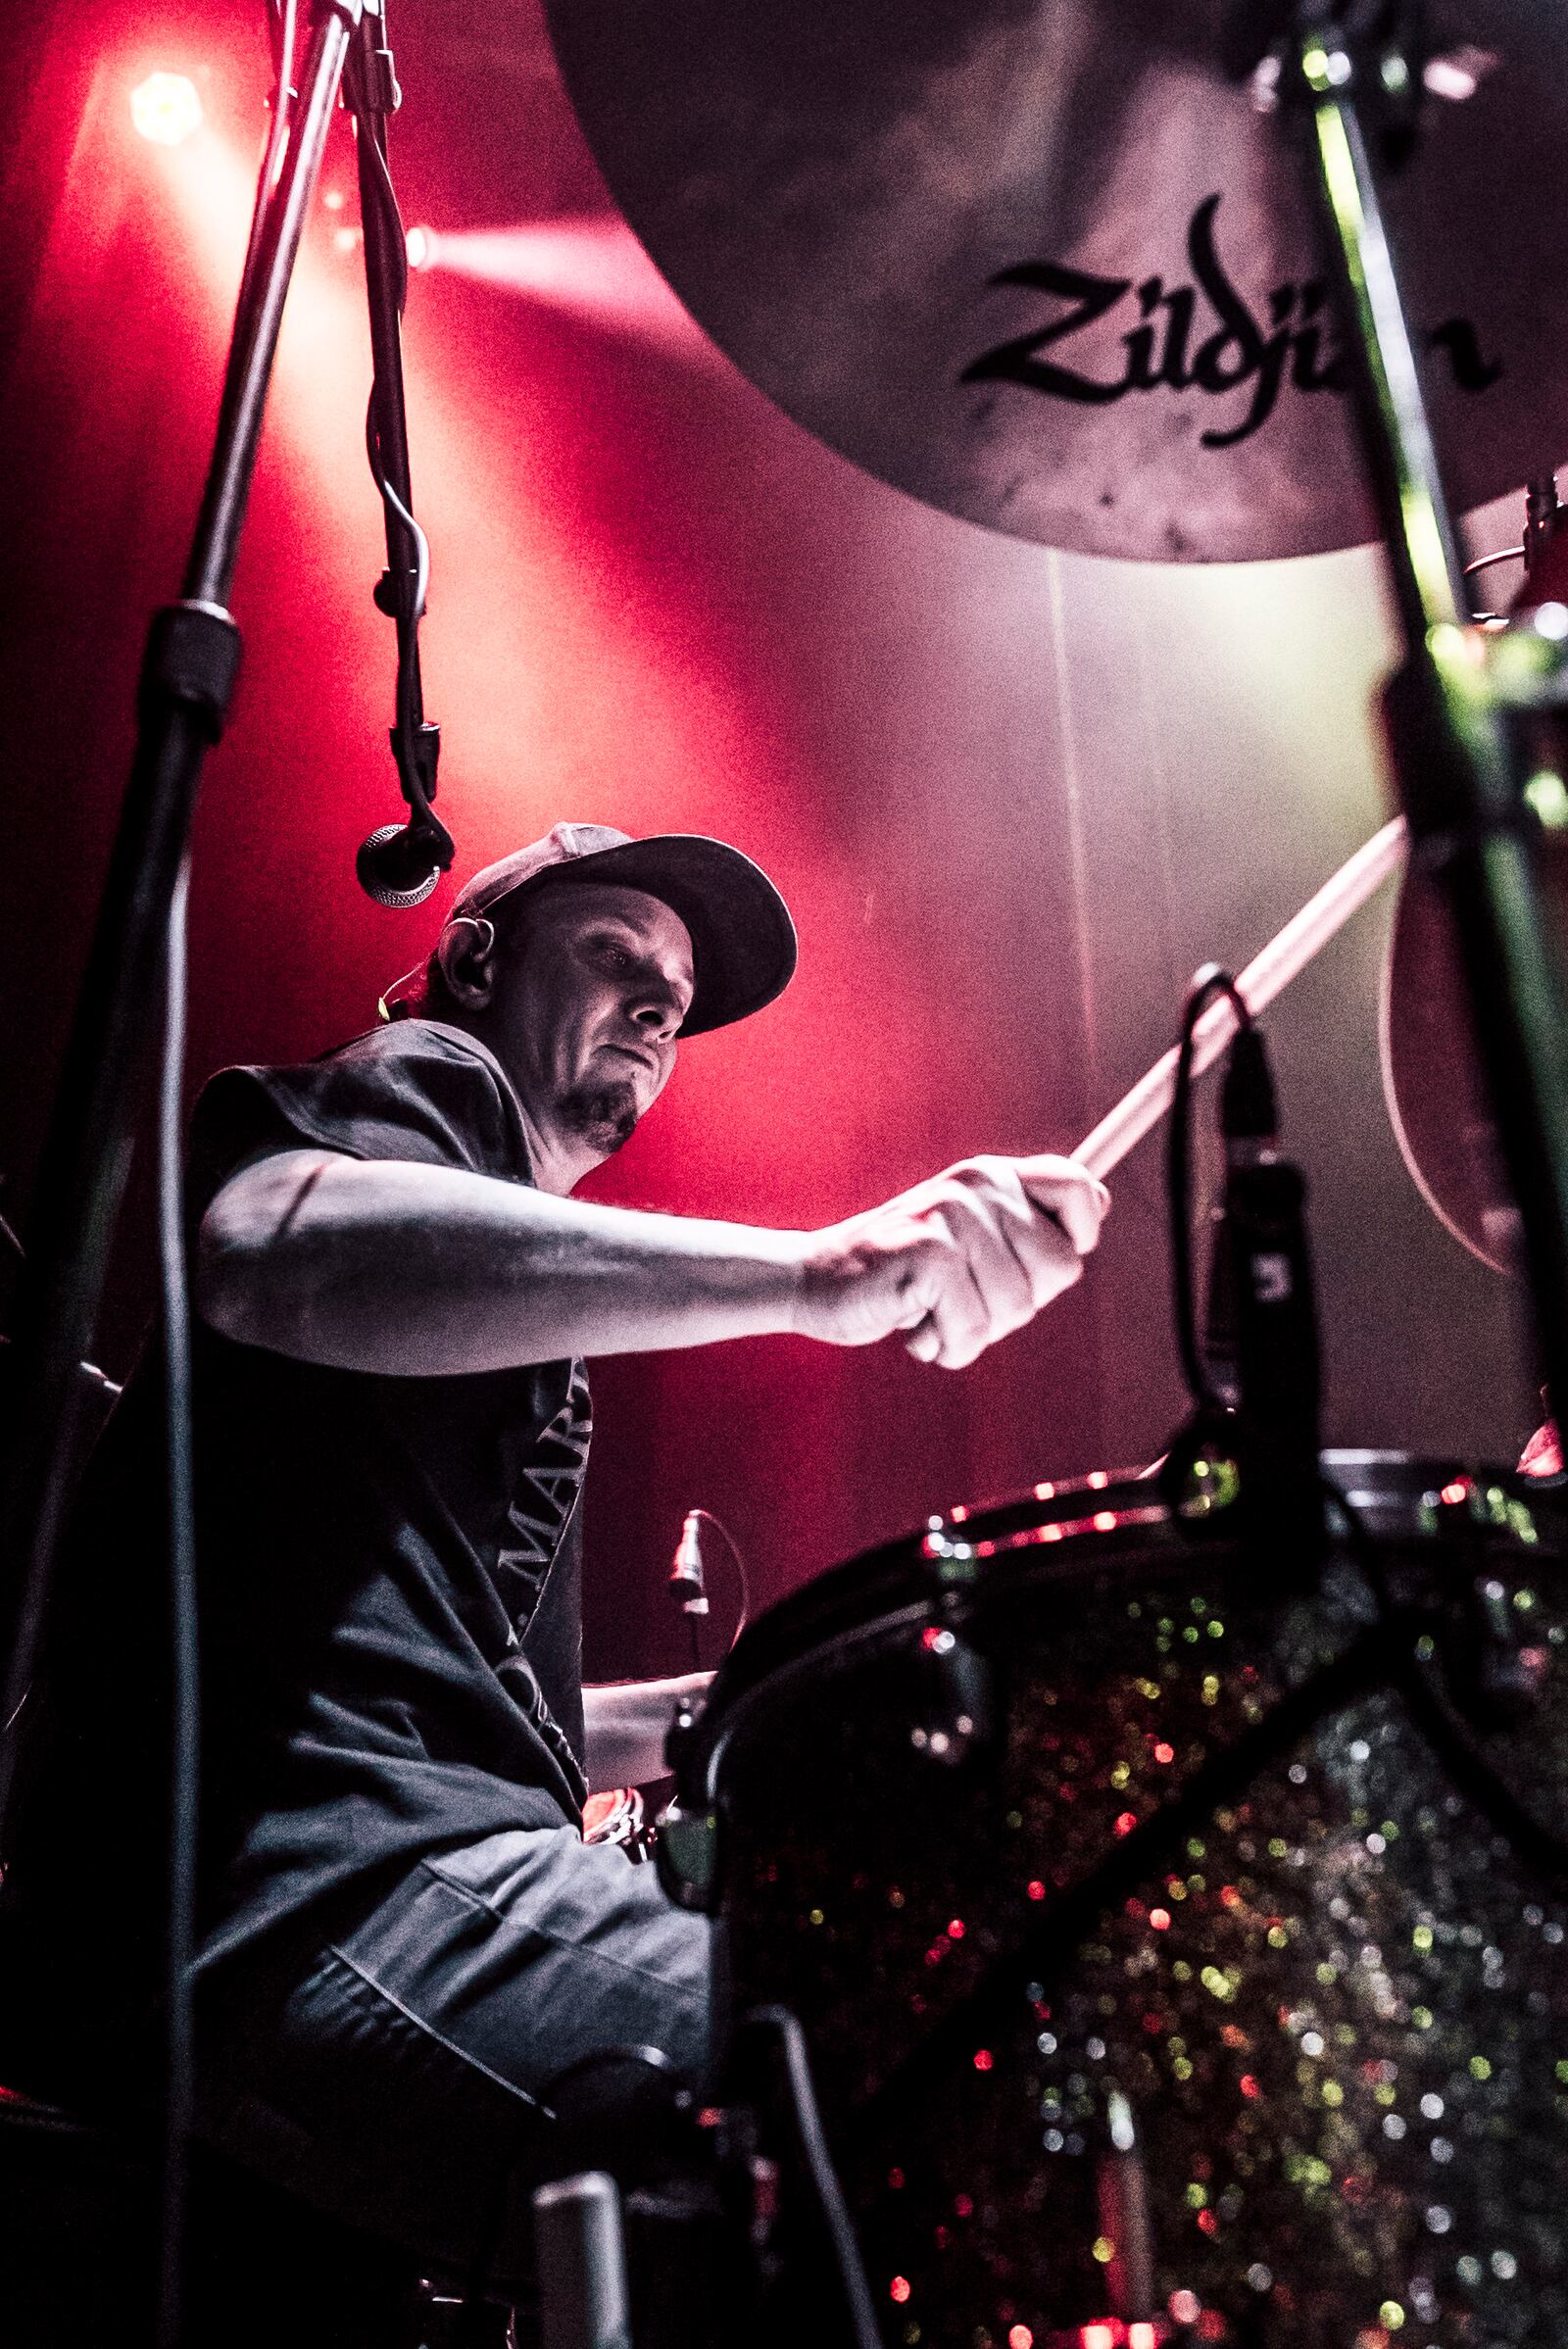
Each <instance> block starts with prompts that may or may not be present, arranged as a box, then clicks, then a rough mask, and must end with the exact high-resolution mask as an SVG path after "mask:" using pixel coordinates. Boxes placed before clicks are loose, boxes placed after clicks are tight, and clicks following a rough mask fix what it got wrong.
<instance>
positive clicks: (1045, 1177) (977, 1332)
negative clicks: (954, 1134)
mask: <svg viewBox="0 0 1568 2349" xmlns="http://www.w3.org/2000/svg"><path fill="white" fill-rule="evenodd" d="M1109 1205H1110V1194H1109V1192H1108V1191H1107V1190H1106V1189H1105V1186H1104V1184H1103V1183H1102V1182H1100V1181H1099V1180H1098V1179H1097V1178H1096V1177H1095V1176H1094V1175H1092V1174H1091V1173H1090V1172H1089V1169H1088V1168H1087V1167H1086V1166H1080V1165H1078V1164H1077V1163H1076V1161H1075V1160H1073V1159H1071V1158H1055V1157H1050V1156H1041V1157H1037V1158H964V1159H962V1160H960V1161H959V1163H958V1164H957V1165H956V1166H950V1167H949V1168H948V1170H947V1172H946V1174H939V1175H933V1176H932V1177H931V1179H930V1181H929V1182H925V1183H917V1184H916V1185H915V1187H914V1189H913V1190H912V1191H906V1192H903V1193H901V1195H900V1196H899V1198H897V1199H889V1201H888V1203H887V1205H886V1206H883V1207H872V1208H871V1209H870V1210H869V1211H868V1212H867V1213H866V1214H864V1215H852V1216H850V1217H849V1218H848V1219H847V1220H846V1221H845V1222H843V1223H836V1224H832V1225H830V1226H829V1227H828V1229H827V1230H826V1231H824V1232H815V1233H812V1234H811V1235H810V1236H809V1239H808V1241H807V1244H806V1256H805V1261H804V1266H803V1277H802V1281H801V1288H800V1295H799V1302H798V1304H797V1307H796V1322H795V1326H796V1328H797V1329H798V1330H800V1331H801V1332H802V1334H803V1335H804V1336H806V1337H809V1338H820V1339H823V1340H825V1341H826V1343H827V1344H828V1345H830V1346H870V1345H871V1344H873V1343H874V1341H875V1340H876V1339H878V1338H885V1337H886V1336H887V1335H888V1334H889V1332H890V1331H892V1330H903V1331H904V1332H905V1333H906V1336H905V1341H904V1342H905V1345H906V1346H907V1347H908V1349H909V1351H910V1353H911V1354H913V1355H914V1356H915V1358H916V1360H917V1361H921V1362H939V1363H940V1364H941V1365H942V1367H943V1368H944V1369H945V1370H961V1369H962V1368H963V1367H964V1365H965V1364H966V1363H968V1362H972V1361H973V1360H974V1359H975V1356H976V1355H977V1354H982V1353H984V1351H985V1349H986V1347H987V1346H994V1345H995V1344H996V1341H997V1340H998V1339H999V1338H1005V1336H1006V1335H1007V1333H1008V1331H1009V1330H1016V1329H1021V1328H1022V1327H1023V1325H1024V1323H1025V1322H1026V1321H1032V1320H1033V1318H1034V1316H1035V1315H1036V1314H1037V1313H1038V1312H1039V1310H1040V1308H1041V1306H1042V1305H1048V1304H1050V1302H1051V1300H1052V1298H1053V1297H1059V1296H1060V1295H1061V1292H1062V1291H1063V1290H1064V1289H1070V1288H1071V1287H1072V1284H1073V1283H1074V1281H1076V1280H1077V1279H1078V1278H1079V1275H1080V1274H1081V1273H1082V1271H1083V1259H1084V1257H1085V1256H1087V1255H1088V1253H1089V1251H1090V1249H1091V1248H1093V1247H1094V1246H1095V1244H1096V1242H1097V1241H1098V1240H1099V1238H1100V1226H1101V1223H1102V1222H1103V1218H1104V1214H1105V1210H1106V1209H1107V1207H1108V1206H1109Z"/></svg>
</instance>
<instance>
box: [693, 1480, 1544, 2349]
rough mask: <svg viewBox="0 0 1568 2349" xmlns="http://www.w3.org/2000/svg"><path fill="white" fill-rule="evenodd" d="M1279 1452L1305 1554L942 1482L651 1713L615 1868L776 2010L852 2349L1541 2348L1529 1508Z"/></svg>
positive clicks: (1539, 1924)
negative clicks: (1318, 1475) (856, 2301)
mask: <svg viewBox="0 0 1568 2349" xmlns="http://www.w3.org/2000/svg"><path fill="white" fill-rule="evenodd" d="M1324 1470H1325V1475H1326V1477H1327V1479H1328V1480H1329V1482H1330V1484H1331V1485H1332V1486H1333V1487H1334V1488H1335V1489H1336V1491H1337V1493H1338V1494H1339V1495H1341V1496H1342V1497H1341V1498H1340V1499H1339V1500H1336V1501H1335V1502H1333V1503H1332V1504H1331V1506H1330V1511H1329V1515H1330V1534H1329V1540H1328V1543H1327V1548H1326V1553H1325V1554H1324V1556H1323V1558H1322V1560H1321V1562H1320V1563H1319V1564H1318V1565H1316V1566H1312V1567H1309V1568H1308V1569H1306V1570H1304V1571H1303V1569H1302V1568H1301V1566H1300V1564H1299V1553H1298V1557H1297V1562H1296V1563H1294V1564H1290V1563H1287V1562H1285V1559H1288V1558H1289V1557H1290V1555H1291V1553H1290V1552H1289V1551H1288V1550H1287V1551H1286V1553H1285V1559H1282V1558H1281V1557H1277V1556H1274V1555H1272V1554H1271V1551H1270V1547H1269V1545H1268V1543H1267V1542H1265V1541H1263V1540H1261V1539H1250V1540H1249V1539H1244V1538H1242V1537H1241V1536H1239V1535H1237V1534H1235V1533H1233V1532H1228V1531H1227V1530H1226V1526H1227V1520H1228V1518H1229V1517H1231V1516H1233V1515H1234V1511H1229V1512H1228V1511H1226V1510H1225V1509H1224V1508H1217V1509H1216V1508H1212V1507H1211V1508H1210V1509H1209V1511H1208V1512H1207V1514H1204V1513H1203V1511H1202V1506H1201V1499H1200V1500H1195V1501H1194V1502H1193V1504H1192V1507H1191V1513H1188V1512H1187V1511H1186V1510H1184V1511H1183V1512H1182V1513H1175V1512H1173V1511H1172V1509H1171V1508H1170V1507H1169V1506H1168V1505H1167V1503H1166V1502H1165V1500H1164V1499H1162V1498H1161V1496H1160V1494H1159V1493H1158V1491H1157V1490H1156V1488H1155V1487H1154V1486H1152V1485H1151V1484H1149V1483H1147V1482H1142V1481H1136V1480H1127V1481H1124V1482H1113V1481H1112V1480H1110V1479H1109V1478H1106V1477H1092V1478H1090V1479H1089V1480H1088V1481H1087V1483H1085V1484H1081V1485H1077V1484H1075V1485H1070V1486H1069V1485H1063V1486H1060V1487H1053V1486H1050V1485H1042V1486H1040V1487H1039V1488H1038V1490H1037V1492H1036V1493H1034V1494H1032V1495H1030V1496H1029V1497H1027V1498H1025V1499H1023V1500H1020V1501H1015V1502H1012V1503H1008V1504H1005V1505H1003V1506H999V1507H994V1508H987V1509H981V1510H975V1511H973V1512H966V1511H964V1510H961V1509H956V1510H954V1511H953V1512H952V1514H951V1515H950V1516H948V1517H945V1518H942V1519H933V1520H932V1522H931V1524H930V1526H929V1527H928V1529H927V1530H926V1532H925V1533H924V1535H922V1536H917V1537H912V1538H911V1539H909V1540H908V1541H907V1542H898V1543H894V1544H891V1545H890V1546H888V1547H887V1548H884V1549H880V1550H877V1551H874V1552H872V1553H870V1554H869V1555H867V1556H865V1557H863V1558H860V1559H858V1560H856V1561H854V1562H853V1563H851V1564H849V1565H847V1566H842V1567H839V1568H836V1569H834V1570H833V1571H832V1572H831V1573H829V1574H827V1575H825V1576H823V1577H822V1578H821V1579H820V1580H819V1581H817V1582H815V1583H813V1584H812V1585H810V1586H809V1587H808V1588H806V1589H804V1590H800V1591H798V1592H796V1593H795V1594H794V1595H793V1596H792V1597H790V1598H789V1599H787V1600H785V1601H784V1602H783V1603H782V1604H781V1605H779V1606H777V1607H775V1608H773V1609H772V1610H771V1611H770V1612H769V1613H768V1614H766V1615H764V1616H762V1617H761V1618H760V1620H759V1621H758V1622H757V1623H756V1624H755V1625H754V1626H753V1627H752V1628H751V1629H750V1630H749V1631H748V1632H747V1633H746V1634H745V1636H744V1638H743V1639H741V1641H740V1643H739V1645H738V1646H737V1647H736V1649H735V1651H734V1652H733V1654H732V1655H731V1657H730V1658H729V1659H728V1660H727V1661H726V1663H725V1664H724V1666H723V1668H722V1670H721V1671H720V1673H719V1675H718V1678H717V1681H716V1683H715V1685H714V1688H713V1690H712V1694H711V1701H710V1703H709V1705H708V1707H707V1710H706V1712H705V1713H704V1715H703V1716H702V1718H701V1720H700V1721H699V1722H697V1723H696V1725H695V1726H694V1727H692V1728H691V1729H690V1730H688V1731H687V1733H686V1734H685V1737H684V1741H683V1744H682V1745H681V1749H680V1751H679V1755H678V1763H679V1767H678V1777H677V1784H678V1788H679V1792H678V1796H677V1805H676V1811H677V1814H678V1817H677V1818H676V1819H675V1820H672V1822H671V1824H670V1827H669V1828H668V1829H667V1830H666V1835H665V1839H664V1843H663V1845H662V1853H661V1864H662V1868H663V1870H664V1872H665V1877H666V1882H669V1883H670V1884H671V1885H672V1888H673V1889H674V1890H675V1892H676V1896H677V1897H679V1898H682V1899H684V1900H685V1901H687V1902H688V1903H690V1904H691V1905H697V1906H704V1905H706V1906H708V1907H710V1908H711V1909H712V1910H713V1911H714V1913H715V1914H716V1915H717V1917H718V1918H719V1920H720V1925H721V1934H720V1945H721V1953H722V1960H723V1965H724V1968H725V1970H726V1979H727V1983H728V1998H729V2002H730V2011H731V2025H732V2027H733V2026H734V2025H735V2024H736V2023H737V2021H738V2019H739V2018H742V2017H744V2015H745V2014H746V2013H747V2011H748V2010H751V2009H754V2008H757V2007H759V2006H762V2005H774V2004H777V2005H783V2006H785V2007H787V2008H789V2009H791V2010H792V2011H793V2012H794V2013H795V2014H796V2015H797V2016H798V2017H799V2019H800V2021H801V2023H802V2024H803V2025H804V2027H805V2030H806V2032H807V2036H808V2040H809V2048H810V2052H811V2057H812V2064H813V2069H814V2075H815V2080H816V2083H817V2091H818V2095H819V2097H820V2100H821V2103H822V2107H823V2114H824V2119H825V2123H826V2129H827V2135H828V2140H829V2144H830V2147H831V2150H832V2153H833V2156H834V2160H835V2163H836V2165H837V2168H838V2170H839V2173H840V2176H841V2178H842V2181H843V2184H844V2188H845V2192H846V2195H847V2197H848V2200H849V2204H850V2208H851V2211H852V2214H853V2216H854V2219H855V2222H856V2227H857V2230H858V2237H859V2241H860V2245H861V2249H862V2252H863V2255H864V2260H865V2265H866V2270H867V2275H868V2279H869V2283H870V2288H871V2292H872V2297H873V2302H874V2305H875V2306H876V2308H877V2310H878V2312H879V2316H880V2323H881V2326H882V2332H883V2336H884V2339H885V2341H886V2342H887V2343H888V2344H889V2349H1004V2345H1005V2349H1048V2344H1056V2343H1061V2344H1066V2343H1072V2344H1074V2345H1075V2349H1117V2345H1118V2344H1122V2345H1125V2349H1156V2345H1157V2344H1159V2343H1163V2342H1167V2341H1174V2340H1179V2341H1183V2342H1186V2341H1193V2342H1198V2341H1201V2342H1208V2343H1225V2342H1229V2343H1234V2344H1238V2345H1239V2349H1263V2345H1264V2344H1267V2349H1390V2345H1391V2344H1396V2343H1397V2349H1404V2344H1405V2343H1413V2344H1421V2345H1423V2349H1427V2345H1436V2349H1461V2345H1462V2349H1483V2345H1485V2349H1501V2345H1502V2344H1508V2345H1509V2349H1514V2345H1523V2344H1530V2345H1532V2349H1535V2345H1537V2344H1539V2345H1540V2349H1547V2345H1548V2344H1550V2349H1561V2344H1562V2343H1563V2342H1564V2341H1565V2340H1568V1972H1565V1968H1564V1957H1565V1948H1564V1934H1565V1932H1568V1855H1565V1854H1564V1851H1563V1847H1562V1844H1561V1843H1560V1842H1559V1840H1558V1836H1559V1833H1560V1831H1561V1829H1562V1826H1563V1823H1564V1821H1565V1820H1568V1571H1565V1542H1564V1533H1565V1528H1564V1523H1563V1517H1562V1513H1561V1512H1562V1504H1561V1501H1560V1499H1559V1498H1558V1497H1557V1496H1556V1495H1554V1494H1552V1493H1543V1492H1542V1491H1540V1490H1539V1489H1536V1488H1532V1487H1531V1486H1529V1485H1528V1484H1524V1483H1521V1482H1520V1481H1518V1480H1516V1479H1514V1478H1512V1477H1510V1476H1507V1475H1504V1474H1501V1473H1499V1472H1496V1471H1492V1470H1481V1471H1476V1470H1473V1469H1468V1470H1467V1469H1465V1468H1463V1467H1460V1466H1457V1465H1455V1464H1453V1463H1436V1464H1434V1463H1430V1462H1418V1461H1411V1460H1406V1459H1404V1458H1401V1457H1399V1456H1397V1455H1393V1454H1384V1453H1365V1452H1339V1453H1331V1454H1328V1455H1326V1456H1325V1461H1324ZM743 2035H744V2034H743ZM740 2043H741V2042H740V2039H736V2040H733V2041H732V2044H733V2045H736V2046H738V2045H739V2044H740Z"/></svg>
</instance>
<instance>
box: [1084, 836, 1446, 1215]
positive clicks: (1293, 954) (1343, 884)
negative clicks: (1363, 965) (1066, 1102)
mask: <svg viewBox="0 0 1568 2349" xmlns="http://www.w3.org/2000/svg"><path fill="white" fill-rule="evenodd" d="M1403 855H1404V818H1403V816H1402V815H1397V816H1396V817H1395V818H1394V820H1393V822H1392V823H1387V824H1385V825H1384V827H1383V829H1382V831H1381V832H1374V834H1373V835H1372V838H1371V839H1370V840H1369V841H1367V842H1366V844H1365V846H1364V847H1362V848H1359V849H1357V850H1356V852H1355V855H1354V856H1351V857H1350V858H1349V859H1348V862H1347V863H1345V864H1342V865H1341V867H1340V869H1339V871H1338V872H1337V873H1336V874H1335V875H1334V877H1333V879H1332V880H1330V881H1325V882H1324V884H1323V886H1322V888H1321V889H1320V890H1319V891H1318V893H1317V895H1316V897H1314V898H1309V899H1308V900H1307V902H1306V904H1305V905H1303V906H1302V907H1301V910H1300V912H1299V913H1298V914H1294V915H1293V916H1292V918H1291V919H1290V920H1289V921H1288V922H1287V923H1286V925H1285V927H1284V929H1283V930H1282V931H1281V932H1280V934H1279V936H1278V937H1277V938H1271V939H1270V941H1269V943H1268V945H1267V946H1266V947H1264V949H1263V951H1262V953H1261V954H1254V955H1253V957H1252V959H1251V961H1250V963H1249V964H1248V965H1247V968H1246V969H1245V970H1244V971H1243V972H1242V974H1241V976H1240V978H1239V979H1238V980H1237V982H1236V985H1237V989H1238V991H1239V993H1240V995H1241V998H1242V1001H1243V1003H1245V1004H1246V1005H1247V1007H1248V1009H1249V1010H1250V1011H1261V1010H1262V1008H1263V1006H1264V1004H1265V1003H1272V1002H1273V1000H1274V998H1275V997H1276V996H1277V995H1278V994H1279V993H1280V990H1281V989H1282V988H1285V987H1288V986H1289V985H1290V983H1291V981H1292V980H1293V979H1294V978H1295V977H1296V976H1297V974H1298V972H1299V971H1303V970H1305V968H1306V966H1307V964H1308V963H1309V962H1310V961H1311V959H1312V957H1313V955H1314V954H1316V953H1317V951H1318V949H1319V948H1320V947H1325V946H1327V945H1328V942H1329V940H1330V939H1331V938H1332V937H1333V936H1334V935H1335V933H1336V931H1338V930H1342V929H1343V928H1344V927H1345V924H1346V923H1347V922H1348V920H1349V918H1350V916H1351V914H1352V913H1355V912H1358V911H1359V909H1360V907H1361V906H1363V905H1365V904H1366V902H1367V899H1368V898H1369V897H1370V896H1371V895H1372V893H1373V891H1374V890H1375V889H1376V888H1377V887H1378V885H1379V883H1380V882H1382V881H1385V880H1386V879H1387V878H1388V876H1389V874H1390V873H1391V872H1393V870H1394V869H1395V867H1396V865H1397V864H1398V862H1399V860H1400V858H1401V857H1402V856H1403ZM1236 1026H1237V1020H1236V1013H1235V1011H1234V1009H1233V1008H1232V1006H1231V1004H1230V1003H1229V1001H1228V1000H1226V999H1224V998H1221V999H1220V1001H1219V1002H1217V1003H1213V1004H1212V1005H1211V1006H1210V1007H1209V1009H1208V1010H1207V1011H1205V1012H1204V1014H1203V1016H1202V1018H1201V1020H1200V1021H1199V1023H1198V1028H1197V1032H1196V1036H1195V1044H1196V1050H1195V1052H1194V1054H1193V1074H1194V1076H1195V1077H1196V1076H1199V1075H1201V1072H1202V1071H1203V1070H1204V1069H1205V1068H1208V1067H1211V1066H1212V1064H1213V1063H1214V1061H1216V1060H1217V1059H1218V1058H1219V1056H1220V1053H1221V1052H1223V1051H1224V1050H1225V1047H1226V1046H1227V1045H1228V1044H1229V1042H1230V1040H1231V1038H1232V1037H1233V1036H1234V1035H1235V1033H1236ZM1175 1090H1176V1048H1175V1046H1174V1045H1173V1046H1172V1047H1171V1049H1170V1051H1169V1052H1162V1053H1161V1054H1160V1057H1159V1058H1158V1059H1157V1060H1156V1061H1155V1062H1154V1065H1153V1067H1152V1069H1150V1071H1149V1073H1148V1074H1147V1076H1142V1077H1140V1078H1139V1080H1138V1082H1137V1084H1136V1085H1135V1086H1134V1087H1133V1089H1132V1091H1131V1092H1130V1093H1128V1094H1124V1095H1123V1097H1122V1099H1121V1100H1120V1101H1118V1102H1117V1103H1116V1106H1115V1108H1114V1109H1112V1110H1111V1111H1110V1112H1109V1114H1108V1115H1107V1116H1104V1117H1103V1118H1102V1119H1101V1121H1100V1123H1099V1125H1098V1126H1096V1128H1095V1130H1094V1132H1093V1133H1092V1134H1089V1135H1087V1136H1086V1137H1085V1139H1084V1140H1083V1141H1082V1142H1081V1143H1080V1144H1079V1145H1078V1148H1077V1149H1076V1150H1074V1151H1073V1156H1074V1157H1075V1158H1076V1159H1077V1160H1078V1161H1079V1163H1080V1164H1081V1165H1084V1166H1087V1167H1088V1168H1089V1170H1090V1172H1091V1173H1092V1174H1097V1175H1100V1176H1102V1177H1103V1176H1105V1175H1108V1174H1109V1172H1110V1170H1111V1168H1112V1167H1113V1166H1119V1165H1120V1164H1121V1161H1122V1160H1123V1158H1125V1157H1126V1155H1127V1152H1128V1151H1129V1150H1131V1149H1132V1147H1133V1145H1134V1143H1136V1142H1142V1140H1143V1138H1144V1136H1145V1135H1146V1134H1147V1133H1149V1131H1150V1130H1151V1128H1152V1127H1153V1126H1157V1125H1158V1123H1159V1121H1160V1119H1161V1118H1162V1117H1163V1116H1164V1114H1165V1112H1166V1110H1167V1109H1168V1108H1169V1107H1170V1104H1171V1101H1172V1100H1173V1098H1174V1096H1175Z"/></svg>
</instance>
